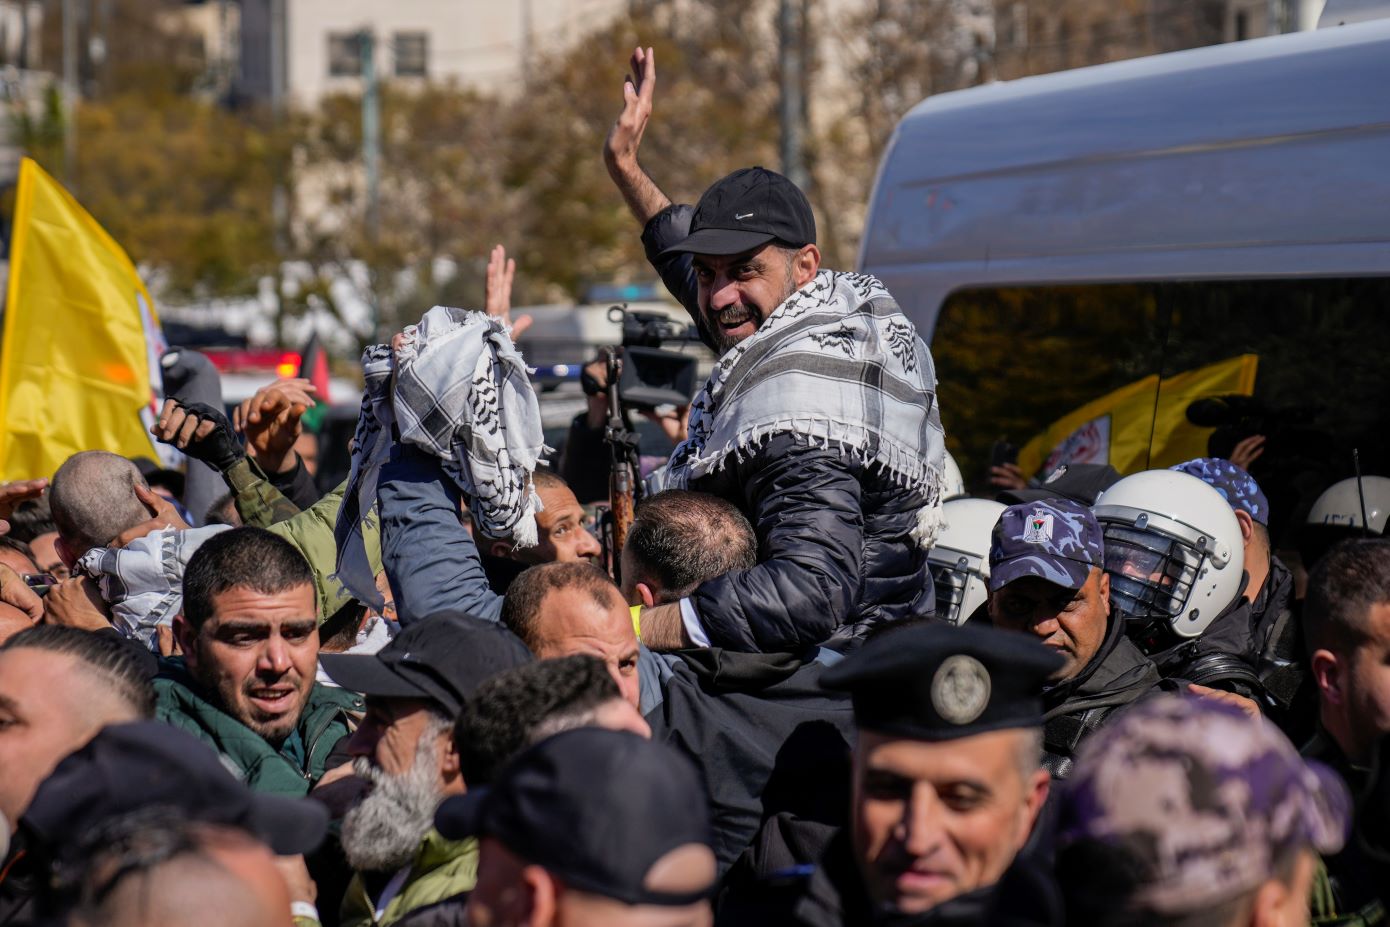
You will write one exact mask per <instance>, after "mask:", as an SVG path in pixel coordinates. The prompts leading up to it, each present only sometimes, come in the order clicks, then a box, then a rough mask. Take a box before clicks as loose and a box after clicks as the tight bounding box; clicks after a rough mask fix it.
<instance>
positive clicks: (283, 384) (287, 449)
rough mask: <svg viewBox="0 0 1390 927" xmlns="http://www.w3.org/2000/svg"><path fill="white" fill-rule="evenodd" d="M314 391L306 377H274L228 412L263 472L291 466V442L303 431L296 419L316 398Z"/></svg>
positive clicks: (292, 466) (294, 454)
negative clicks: (230, 413)
mask: <svg viewBox="0 0 1390 927" xmlns="http://www.w3.org/2000/svg"><path fill="white" fill-rule="evenodd" d="M315 392H317V388H316V387H315V386H314V384H312V383H310V382H309V381H308V380H304V379H298V378H296V379H288V380H276V381H275V382H274V383H271V384H270V385H269V386H263V387H261V388H260V389H258V390H256V394H255V395H254V396H252V397H251V398H250V399H248V400H246V401H245V402H243V403H242V404H241V405H240V406H238V407H237V409H236V411H235V412H234V413H233V414H232V424H233V426H235V427H236V429H237V430H238V431H240V432H241V433H242V434H244V435H246V446H247V448H248V449H249V450H250V452H251V456H253V457H255V458H256V462H257V463H258V464H260V465H261V469H263V470H265V471H266V472H267V473H284V472H286V471H288V470H293V469H294V465H295V463H296V462H297V461H298V459H299V455H298V454H296V453H294V442H296V441H298V440H299V436H300V434H302V433H303V431H304V426H303V425H302V424H301V423H300V419H301V418H302V417H303V416H304V413H305V412H307V411H308V410H309V407H310V406H312V405H313V404H314V403H315V402H316V401H317V400H316V399H315V398H314V393H315Z"/></svg>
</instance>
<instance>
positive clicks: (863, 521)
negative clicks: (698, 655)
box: [604, 49, 945, 652]
mask: <svg viewBox="0 0 1390 927" xmlns="http://www.w3.org/2000/svg"><path fill="white" fill-rule="evenodd" d="M632 69H633V74H634V75H635V77H630V78H629V79H628V81H627V82H626V83H625V84H624V88H623V95H624V106H623V112H622V115H621V116H619V118H618V121H617V123H616V124H615V125H614V127H613V129H612V131H611V132H610V133H609V136H608V141H607V144H606V146H605V150H604V159H605V162H606V164H607V166H608V170H609V174H610V175H611V176H612V178H613V180H614V182H615V183H616V184H617V185H618V189H619V190H620V191H621V192H622V194H623V198H624V199H625V200H626V201H627V204H628V206H629V208H631V210H632V212H633V214H634V215H635V216H636V217H637V219H638V221H639V222H641V223H642V225H643V232H642V241H643V244H644V246H645V247H646V251H647V257H648V259H649V260H650V261H651V262H652V264H653V266H655V267H656V269H657V271H658V272H659V273H660V274H661V277H662V280H663V281H665V283H666V286H667V288H668V289H670V290H671V292H672V293H673V294H674V295H675V296H676V298H677V299H679V300H680V302H681V303H682V304H683V305H684V306H685V307H686V309H687V310H688V311H689V312H690V314H691V316H692V317H693V318H694V320H695V323H696V325H697V327H698V328H699V330H700V333H701V336H702V338H703V339H704V341H705V343H706V344H708V345H709V346H710V347H711V348H713V349H714V351H715V352H716V353H717V354H719V355H720V359H719V363H718V364H717V366H716V367H715V370H714V372H713V373H712V374H711V376H710V379H709V381H708V382H707V383H706V384H705V387H704V389H703V390H702V391H701V393H700V394H699V396H698V397H696V399H695V402H694V404H693V405H692V407H691V415H690V428H689V434H688V436H687V438H686V440H685V441H684V442H683V443H681V444H680V445H679V446H678V447H677V448H676V450H675V452H674V453H673V455H672V457H671V462H670V466H669V468H668V470H667V482H666V485H667V486H669V487H674V488H690V489H697V490H701V491H704V492H710V493H714V494H715V495H718V496H722V497H723V498H725V499H727V500H729V501H730V502H733V503H734V504H735V505H737V506H738V507H739V508H740V509H741V510H742V511H743V512H744V513H745V514H746V515H747V516H748V518H749V520H750V521H751V522H752V523H753V525H754V527H755V528H756V529H757V534H758V548H759V562H758V564H757V565H756V566H754V567H752V568H751V569H748V570H740V571H735V572H732V573H727V574H725V575H723V576H720V577H718V578H717V579H713V580H710V581H708V582H706V583H704V584H702V585H700V586H699V587H698V588H696V589H695V590H694V591H693V592H691V593H690V594H689V595H686V596H685V597H683V598H682V599H681V600H680V601H679V602H677V603H672V604H669V605H661V606H657V607H655V608H650V609H646V610H644V611H643V612H642V613H641V614H640V615H639V616H638V618H637V621H638V622H639V625H640V631H639V633H640V635H641V638H642V640H643V642H644V643H646V644H647V645H648V646H649V647H652V648H653V649H663V650H669V649H676V648H680V647H688V646H692V645H713V646H717V647H724V648H726V649H732V650H744V651H762V652H777V651H794V650H798V649H804V648H806V647H810V646H814V645H817V644H825V645H828V646H831V647H833V648H835V649H839V650H844V649H847V648H849V647H852V646H853V645H854V644H855V643H856V642H857V641H858V640H859V639H861V638H862V637H863V636H864V634H865V633H866V632H867V631H868V629H869V628H870V627H872V626H874V625H878V624H884V623H888V622H893V621H901V620H905V619H910V618H916V617H924V616H926V615H928V614H930V613H931V611H932V608H933V596H932V586H931V579H930V577H929V575H928V573H927V563H926V547H927V546H929V544H930V542H931V538H932V536H933V535H934V533H935V529H936V527H937V525H938V524H939V520H940V518H939V513H940V480H941V472H942V467H943V463H944V454H945V444H944V434H943V432H942V427H941V415H940V410H939V408H938V406H937V403H936V374H935V370H934V368H933V365H932V359H931V354H930V353H929V352H928V350H927V346H926V344H924V343H923V341H922V339H921V338H919V337H918V335H917V331H916V329H915V328H914V327H913V325H912V323H911V322H909V321H908V320H907V318H906V317H905V316H904V315H903V314H902V311H901V310H900V309H899V308H898V305H897V303H896V302H895V301H894V300H893V297H892V296H890V295H889V293H888V291H887V290H886V289H884V287H883V284H881V283H880V282H879V281H878V280H876V279H874V278H873V277H870V276H868V275H865V274H854V273H838V272H835V271H830V270H824V269H822V268H821V266H820V260H821V256H820V250H819V249H818V248H817V247H816V222H815V217H814V216H813V215H812V213H811V206H810V203H809V202H807V200H806V196H805V195H804V194H803V193H802V192H801V190H799V189H798V188H797V187H796V185H795V184H793V183H792V182H791V181H789V180H788V179H787V178H785V177H783V176H781V175H780V174H777V173H774V172H772V171H769V170H766V169H764V168H761V167H750V168H744V169H742V170H738V171H735V172H734V173H732V174H730V175H729V176H727V177H725V178H723V179H722V180H720V181H718V182H716V183H715V184H714V185H713V186H712V187H710V188H709V189H708V190H706V191H705V194H704V195H703V196H702V197H701V198H700V202H699V203H698V204H697V205H696V206H695V207H694V209H692V208H691V207H689V206H679V205H672V203H671V201H670V200H669V199H668V198H667V197H666V195H665V194H663V193H662V192H661V190H660V189H659V188H658V187H657V186H656V184H655V183H654V182H653V181H652V179H651V178H650V177H649V176H648V175H647V173H646V171H644V170H643V168H642V167H641V165H639V164H638V161H637V150H638V146H639V144H640V142H641V138H642V133H643V131H644V130H645V128H646V124H647V120H648V119H649V118H650V116H651V110H652V97H653V93H654V91H655V85H656V66H655V61H654V59H653V56H652V52H651V49H645V50H644V49H638V50H637V51H636V53H635V54H634V55H633V58H632Z"/></svg>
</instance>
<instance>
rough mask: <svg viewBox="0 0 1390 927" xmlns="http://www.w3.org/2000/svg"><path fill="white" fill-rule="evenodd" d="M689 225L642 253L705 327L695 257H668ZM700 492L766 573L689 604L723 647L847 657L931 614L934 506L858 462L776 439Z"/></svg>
mask: <svg viewBox="0 0 1390 927" xmlns="http://www.w3.org/2000/svg"><path fill="white" fill-rule="evenodd" d="M690 214H691V209H690V207H689V206H672V207H670V208H668V209H667V210H665V211H664V212H662V213H660V214H659V215H657V216H656V217H655V218H653V219H652V221H651V222H649V223H648V224H647V227H646V229H645V230H644V231H643V234H642V242H643V245H644V246H645V247H646V249H647V257H648V259H649V260H650V261H651V262H652V265H653V266H654V267H655V268H656V269H657V271H658V273H660V274H661V278H662V280H663V281H664V282H665V283H666V285H667V287H668V288H670V290H671V292H672V293H673V294H674V295H675V296H676V298H677V299H679V300H680V301H681V303H682V305H684V306H685V307H686V309H687V310H688V311H689V312H690V314H691V317H692V318H694V319H695V320H696V323H697V324H699V322H700V310H699V304H698V302H697V296H696V282H695V277H694V273H693V272H692V270H691V268H690V257H689V255H676V256H673V257H666V258H662V257H660V253H661V251H662V250H663V249H665V248H666V247H669V246H670V245H672V244H674V243H676V242H678V241H680V240H681V239H682V238H684V237H685V235H686V233H687V232H688V230H689V227H690ZM707 343H708V341H707ZM690 488H691V489H695V490H699V491H701V492H708V493H713V494H714V495H717V496H720V497H721V498H724V499H727V500H728V501H730V502H732V503H733V504H734V505H737V506H738V507H739V509H741V510H742V511H743V513H744V514H745V515H747V516H748V519H749V521H751V522H752V523H753V526H754V528H755V529H756V530H757V533H758V565H757V566H756V567H754V568H752V569H751V570H744V571H741V572H736V573H729V574H726V575H724V576H721V577H719V578H718V579H715V580H711V581H710V582H707V583H705V584H704V585H702V586H701V587H700V588H699V589H698V590H696V592H695V593H694V594H693V595H692V597H691V598H692V599H693V602H694V605H695V609H696V611H697V612H698V613H699V616H700V622H701V624H702V626H703V627H704V629H705V631H706V633H708V635H709V638H710V643H711V644H712V645H713V646H716V647H724V648H726V649H729V650H743V651H760V652H792V651H798V650H801V649H802V648H804V647H808V646H812V645H815V644H826V645H828V646H831V647H833V648H835V649H837V650H841V651H843V650H847V649H852V648H853V646H854V645H855V644H856V643H857V642H858V641H859V640H860V639H862V638H863V636H864V635H865V634H866V633H867V632H868V630H869V629H870V628H872V627H873V626H875V625H880V624H887V623H889V622H894V621H904V620H908V619H912V618H925V617H927V616H928V615H930V614H931V613H932V610H933V608H934V606H935V601H934V598H933V595H932V585H931V576H930V574H929V573H928V572H927V556H926V551H925V550H923V549H922V548H921V547H920V546H918V545H917V544H916V543H915V542H914V541H913V540H912V538H911V532H912V530H913V529H914V528H915V527H916V524H917V513H918V511H919V510H920V509H921V508H922V506H923V504H924V503H925V500H924V499H923V498H921V497H920V496H919V495H916V494H914V493H911V492H908V491H905V490H903V489H902V488H901V487H900V486H895V485H894V484H893V483H892V481H891V480H889V479H887V478H886V477H883V476H880V475H878V474H876V473H871V472H868V471H867V470H866V469H865V468H864V467H863V466H861V465H859V464H858V463H856V462H855V461H854V460H852V459H851V458H850V456H849V455H847V454H842V453H840V452H839V451H837V450H835V449H832V448H823V447H816V446H812V445H811V444H809V443H808V442H806V441H804V440H800V439H798V438H797V436H796V435H794V434H790V433H783V434H775V435H773V436H771V437H770V438H768V439H767V440H766V441H765V442H764V443H763V444H762V445H761V446H760V447H759V448H758V449H757V450H755V451H754V452H752V453H751V454H745V455H744V456H743V458H742V460H738V459H734V458H731V459H730V461H729V464H728V465H727V466H726V467H725V468H724V469H723V470H722V471H720V472H719V473H717V474H711V475H710V476H708V477H705V478H703V479H700V480H697V481H695V482H694V483H693V484H692V485H691V487H690Z"/></svg>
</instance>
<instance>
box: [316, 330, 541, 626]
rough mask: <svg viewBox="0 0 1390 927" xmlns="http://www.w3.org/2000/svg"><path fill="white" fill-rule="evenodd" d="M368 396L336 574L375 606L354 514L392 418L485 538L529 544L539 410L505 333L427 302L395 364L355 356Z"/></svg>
mask: <svg viewBox="0 0 1390 927" xmlns="http://www.w3.org/2000/svg"><path fill="white" fill-rule="evenodd" d="M362 362H363V370H364V372H365V374H366V378H367V394H366V396H364V397H363V401H362V414H361V417H360V418H359V420H358V423H357V434H356V444H355V450H354V452H353V457H352V472H351V474H350V476H349V478H348V488H347V492H346V493H345V494H344V497H343V508H342V510H341V511H340V513H339V516H338V524H337V530H336V532H335V533H336V535H337V540H338V578H339V580H340V581H341V582H342V583H343V585H344V586H346V587H347V588H348V590H349V591H351V592H352V593H353V595H355V596H357V597H358V598H359V599H361V600H362V601H364V602H368V603H369V604H373V605H376V604H378V600H379V598H380V596H379V594H378V593H377V592H376V586H375V577H373V576H371V575H369V574H370V569H369V568H368V567H367V566H366V554H365V551H363V550H362V549H361V548H362V542H361V527H360V525H361V518H362V516H363V515H365V514H366V513H367V512H368V511H369V509H370V507H371V504H372V503H373V502H374V501H375V499H376V484H377V477H378V475H379V473H380V469H381V465H382V464H383V463H384V462H385V460H386V458H387V456H388V454H389V452H390V445H391V439H390V435H391V426H392V425H393V424H394V425H395V427H396V429H397V432H398V434H399V436H400V440H401V441H402V442H403V443H405V444H411V445H414V446H415V447H418V448H420V449H421V450H423V451H425V452H426V453H429V454H432V455H433V456H435V457H438V458H439V459H440V461H441V462H442V464H443V467H444V471H445V472H446V473H447V474H448V475H449V477H450V479H452V480H453V481H454V482H455V483H456V484H457V485H458V487H459V490H460V491H461V492H462V493H463V495H464V497H465V498H466V499H467V500H468V507H469V511H470V513H471V514H472V516H473V521H474V524H475V525H477V527H478V528H479V530H481V531H482V532H483V533H484V534H486V535H487V536H488V537H493V538H506V539H510V540H511V541H512V542H513V543H514V544H515V545H516V546H517V547H531V546H534V545H535V544H536V541H537V534H536V511H537V510H538V508H539V506H540V498H539V497H538V496H537V495H536V492H535V489H534V488H533V486H532V481H531V474H532V473H533V472H534V471H535V469H536V464H537V463H538V462H539V461H540V458H541V454H542V453H544V452H545V450H546V448H545V438H544V435H543V433H542V430H541V418H540V407H539V405H538V404H537V402H536V394H535V391H534V390H532V389H531V383H530V380H529V378H528V377H527V370H526V364H525V362H524V361H523V360H522V357H521V355H520V354H519V353H518V352H517V350H516V347H515V346H514V345H513V344H512V340H511V336H510V335H509V334H508V332H507V329H506V328H505V327H504V326H503V325H502V323H501V322H500V321H498V320H497V319H495V318H493V317H491V316H488V315H486V314H485V313H482V312H475V311H471V310H467V309H453V308H449V307H445V306H435V307H434V308H433V309H431V310H430V311H429V312H427V313H425V317H424V318H423V319H421V321H420V324H419V325H413V326H411V327H409V328H407V329H406V330H405V337H404V339H403V342H402V344H401V346H400V348H399V350H398V351H397V352H396V357H395V359H394V370H395V390H394V397H393V399H392V401H390V402H388V401H387V387H388V386H389V383H390V377H391V372H392V369H393V361H392V357H391V352H390V349H389V348H387V347H386V346H385V345H376V346H374V347H372V348H369V349H367V351H366V352H364V353H363V356H362Z"/></svg>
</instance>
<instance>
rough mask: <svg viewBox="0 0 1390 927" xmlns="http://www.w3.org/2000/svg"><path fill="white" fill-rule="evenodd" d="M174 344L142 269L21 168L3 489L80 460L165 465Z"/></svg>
mask: <svg viewBox="0 0 1390 927" xmlns="http://www.w3.org/2000/svg"><path fill="white" fill-rule="evenodd" d="M163 350H164V337H163V335H162V333H161V332H160V330H159V320H158V318H157V317H156V316H155V311H154V303H153V301H152V300H151V299H150V296H149V293H147V292H146V291H145V286H144V284H143V283H141V282H140V276H139V274H138V273H136V271H135V265H134V264H132V263H131V261H130V258H129V257H127V256H126V253H125V251H124V250H122V248H121V246H120V245H118V244H116V242H115V241H113V240H112V238H111V236H110V235H108V234H106V231H105V230H104V229H103V228H102V227H101V226H100V225H99V224H97V221H96V220H95V219H93V218H92V216H91V215H90V214H89V213H88V212H87V211H86V210H85V209H83V208H82V206H81V204H80V203H78V202H77V200H76V199H74V198H73V196H72V194H70V193H68V191H67V190H64V189H63V188H62V186H60V185H59V184H58V182H57V181H55V180H54V179H53V178H52V177H50V176H49V175H48V174H47V173H45V172H44V170H43V168H41V167H39V166H38V164H36V163H34V161H32V160H30V159H29V158H25V159H24V160H23V161H21V162H20V167H19V189H18V191H17V193H16V195H15V211H14V234H13V240H12V243H11V246H10V280H9V290H8V294H7V296H6V300H5V330H4V343H3V348H2V349H0V479H6V480H13V479H29V478H33V477H40V476H52V475H53V471H54V470H56V469H57V468H58V466H59V465H60V464H61V463H62V462H63V461H64V460H66V459H67V458H68V456H70V455H71V454H74V453H76V452H78V451H86V450H106V451H111V452H113V453H116V454H120V455H122V456H124V457H138V456H144V457H152V458H156V459H157V454H156V451H155V446H154V443H153V440H152V439H151V436H150V434H149V431H148V426H149V424H150V423H151V422H152V421H153V414H154V413H155V411H156V410H155V409H154V408H153V405H154V403H155V402H156V401H157V396H158V393H159V356H160V354H161V353H162V352H163Z"/></svg>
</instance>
